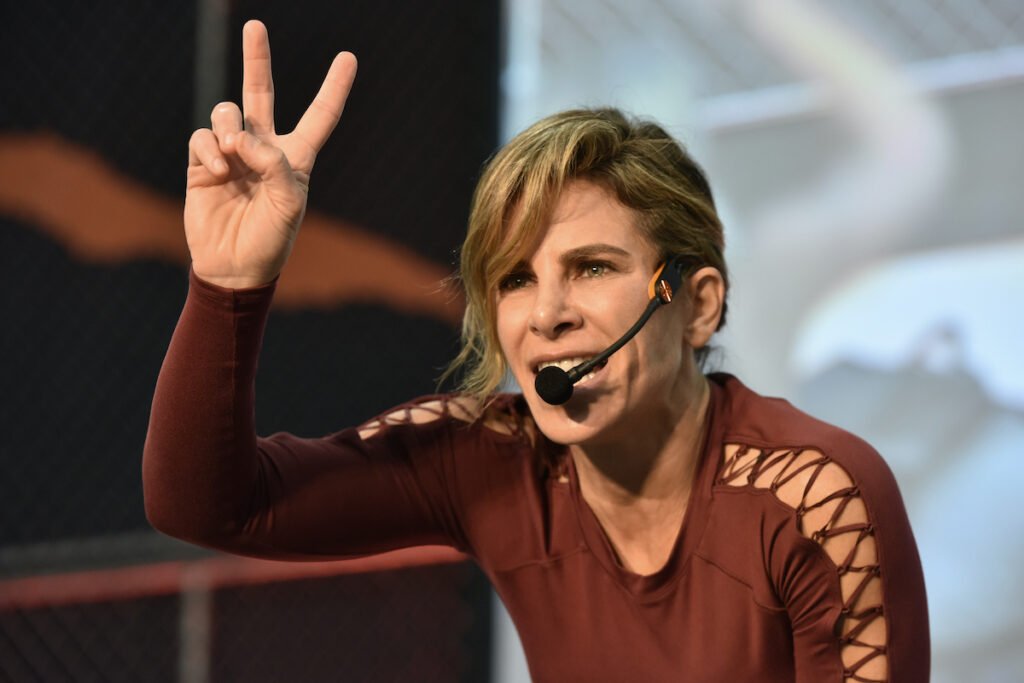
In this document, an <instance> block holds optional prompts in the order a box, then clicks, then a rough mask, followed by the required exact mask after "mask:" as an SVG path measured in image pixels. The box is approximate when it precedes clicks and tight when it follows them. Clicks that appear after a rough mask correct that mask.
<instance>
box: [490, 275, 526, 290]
mask: <svg viewBox="0 0 1024 683" xmlns="http://www.w3.org/2000/svg"><path fill="white" fill-rule="evenodd" d="M528 284H530V276H529V275H528V274H527V273H524V272H523V271H515V272H512V273H509V274H508V275H506V276H505V277H503V278H502V279H501V282H499V283H498V289H499V291H502V292H511V291H514V290H517V289H522V288H523V287H525V286H526V285H528Z"/></svg>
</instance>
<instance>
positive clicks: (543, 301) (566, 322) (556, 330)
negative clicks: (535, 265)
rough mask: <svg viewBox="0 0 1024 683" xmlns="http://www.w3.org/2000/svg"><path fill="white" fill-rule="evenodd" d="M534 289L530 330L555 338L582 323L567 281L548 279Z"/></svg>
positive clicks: (548, 337)
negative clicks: (551, 280)
mask: <svg viewBox="0 0 1024 683" xmlns="http://www.w3.org/2000/svg"><path fill="white" fill-rule="evenodd" d="M534 291H535V292H536V296H535V298H534V300H533V308H532V309H531V311H530V319H529V324H530V331H531V332H533V333H534V334H536V335H540V336H542V337H545V338H547V339H557V338H558V337H560V336H562V335H563V334H565V333H566V332H568V331H569V330H574V329H577V328H579V327H580V326H581V325H582V324H583V317H582V316H581V315H580V312H579V309H578V308H577V307H576V306H575V305H574V303H573V300H572V296H571V291H570V287H569V285H568V283H566V282H564V281H557V282H550V281H549V282H547V283H543V284H538V285H537V286H536V287H535V290H534Z"/></svg>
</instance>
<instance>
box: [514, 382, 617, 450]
mask: <svg viewBox="0 0 1024 683" xmlns="http://www.w3.org/2000/svg"><path fill="white" fill-rule="evenodd" d="M531 393H532V392H531ZM600 398H601V396H600V395H594V394H591V393H590V392H586V391H577V392H576V393H574V394H573V397H572V398H570V399H569V401H568V402H566V403H564V404H562V405H560V406H553V405H550V404H548V403H545V402H544V401H543V400H542V399H541V398H540V397H539V396H537V395H536V394H533V395H531V396H528V397H527V404H528V405H529V406H530V411H531V413H532V414H533V419H534V422H536V424H537V428H538V429H540V431H541V432H542V433H543V434H544V436H545V437H547V438H548V439H549V440H551V441H553V442H555V443H558V444H562V445H565V446H572V445H579V444H584V443H587V442H592V441H594V440H595V439H599V438H600V437H601V436H602V435H603V434H607V432H608V430H609V427H611V424H612V422H613V421H614V420H613V419H611V416H610V415H609V414H608V412H609V411H608V406H606V405H602V404H603V403H604V402H603V401H600Z"/></svg>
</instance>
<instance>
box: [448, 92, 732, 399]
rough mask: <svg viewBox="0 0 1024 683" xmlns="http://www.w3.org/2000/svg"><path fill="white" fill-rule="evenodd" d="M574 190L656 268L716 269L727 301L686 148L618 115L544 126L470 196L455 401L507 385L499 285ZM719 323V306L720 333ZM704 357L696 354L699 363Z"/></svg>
mask: <svg viewBox="0 0 1024 683" xmlns="http://www.w3.org/2000/svg"><path fill="white" fill-rule="evenodd" d="M574 180H587V181H590V182H593V183H596V184H598V185H599V186H601V187H603V188H604V189H606V190H607V191H609V192H611V193H612V194H613V195H614V196H615V197H616V198H617V199H618V201H619V202H620V203H621V204H622V205H623V206H626V207H628V208H630V209H632V210H633V211H634V212H635V214H636V216H637V228H638V229H639V230H640V232H641V234H642V235H643V236H644V237H646V238H647V239H648V241H649V242H650V244H652V245H653V246H654V247H655V248H656V249H657V250H658V252H659V255H660V256H661V257H662V258H668V257H669V256H673V255H681V256H684V257H688V258H689V260H690V262H691V263H693V264H694V269H696V268H698V267H702V266H705V265H707V266H712V267H714V268H717V269H718V271H719V272H720V273H721V274H722V278H723V279H724V280H725V284H726V290H727V291H728V283H729V281H728V273H727V270H726V265H725V259H724V256H723V251H724V235H723V230H722V224H721V222H720V221H719V219H718V214H717V212H716V210H715V203H714V198H713V196H712V194H711V186H710V185H709V184H708V181H707V178H706V177H705V175H704V172H703V170H702V169H701V168H700V166H699V165H698V164H697V163H696V162H695V161H694V160H693V159H692V158H691V157H690V155H689V154H688V153H687V151H686V149H685V147H684V146H683V145H682V144H680V143H679V142H678V141H676V140H675V139H673V138H672V136H671V135H669V134H668V133H667V132H666V131H665V129H664V128H662V127H661V126H660V125H658V124H657V123H654V122H652V121H648V120H642V119H634V118H631V117H628V116H627V115H625V114H624V113H622V112H621V111H619V110H618V109H613V108H599V109H572V110H569V111H564V112H560V113H558V114H554V115H552V116H548V117H546V118H544V119H541V120H540V121H538V122H537V123H535V124H533V125H532V126H530V127H529V128H527V129H526V130H524V131H523V132H521V133H519V134H518V135H516V136H515V137H514V138H513V139H512V140H511V141H509V142H508V144H506V145H505V146H504V147H502V148H501V149H500V150H499V151H498V152H497V153H496V154H495V155H494V156H493V157H492V158H491V159H490V161H489V162H488V163H487V164H486V166H485V167H484V170H483V174H482V175H481V178H480V181H479V183H478V184H477V187H476V191H475V192H474V195H473V202H472V205H471V209H470V215H469V227H468V231H467V234H466V239H465V241H464V242H463V245H462V249H461V252H460V259H459V260H460V267H459V279H460V280H461V281H462V285H463V288H464V291H465V295H466V311H465V314H464V317H463V321H462V348H461V351H460V352H459V354H458V355H457V356H456V358H455V359H454V360H453V361H452V362H451V364H450V365H449V366H448V369H447V370H446V372H445V374H444V376H443V377H442V379H444V378H447V377H449V376H451V375H452V374H453V373H458V374H459V375H460V382H459V384H460V389H461V391H463V392H465V393H467V394H470V395H473V396H476V397H478V398H486V397H487V396H489V395H491V394H492V393H493V392H494V391H495V390H496V389H497V388H498V387H499V385H500V384H501V382H502V380H503V379H504V377H505V374H506V371H507V364H506V361H505V357H504V355H503V354H502V351H501V347H500V344H499V342H498V331H497V312H496V311H497V296H496V293H497V291H498V287H499V284H500V283H501V281H502V280H503V279H504V278H505V277H506V276H507V275H508V274H509V273H510V272H511V271H512V270H513V268H514V267H515V266H516V264H518V263H520V262H521V261H523V260H525V258H526V256H527V254H528V251H529V250H530V249H531V248H532V246H533V245H534V244H535V243H536V240H537V238H538V237H539V235H540V233H541V231H543V230H544V228H545V226H546V224H547V223H548V221H549V220H550V218H551V214H552V212H553V210H554V208H555V205H556V203H557V201H558V198H559V196H560V195H561V193H562V190H563V188H564V187H565V186H566V185H567V184H569V183H570V182H572V181H574ZM513 217H514V218H515V221H514V224H513ZM513 230H514V231H515V234H511V233H512V231H513ZM724 323H725V307H724V304H723V309H722V318H721V320H720V321H719V328H721V326H722V325H723V324H724ZM706 352H707V349H706V348H704V349H698V350H697V351H696V354H697V360H698V362H703V360H704V356H705V354H706Z"/></svg>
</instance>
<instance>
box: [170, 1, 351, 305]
mask: <svg viewBox="0 0 1024 683" xmlns="http://www.w3.org/2000/svg"><path fill="white" fill-rule="evenodd" d="M242 56H243V78H242V109H241V110H239V108H238V105H236V104H235V103H233V102H222V103H220V104H218V105H217V106H215V107H214V108H213V112H212V114H211V115H210V120H211V123H212V129H211V128H201V129H199V130H197V131H195V132H194V133H193V134H192V139H191V140H190V141H189V164H188V183H187V187H186V193H185V238H186V240H187V241H188V248H189V251H190V252H191V254H192V269H193V271H194V272H195V274H196V275H198V276H199V277H200V278H202V279H203V280H206V281H207V282H211V283H213V284H216V285H220V286H222V287H231V288H243V287H253V286H256V285H260V284H263V283H266V282H269V281H270V280H272V279H274V278H275V277H277V274H278V273H280V272H281V269H282V268H283V267H284V264H285V261H287V260H288V255H289V254H290V253H291V249H292V245H293V244H294V242H295V237H296V236H297V235H298V231H299V224H300V223H301V222H302V216H303V214H304V213H305V211H306V197H307V195H308V191H309V176H310V173H311V172H312V170H313V163H314V162H315V161H316V155H317V153H318V152H319V151H320V148H321V147H323V145H324V143H325V142H326V141H327V138H328V137H330V134H331V132H332V131H333V130H334V127H335V125H337V123H338V120H339V119H340V118H341V112H342V110H343V109H344V108H345V100H346V98H347V97H348V93H349V91H350V90H351V89H352V81H353V80H354V79H355V75H356V60H355V57H354V56H353V55H352V54H351V53H349V52H342V53H340V54H338V56H336V57H335V58H334V62H333V63H332V64H331V68H330V70H329V71H328V72H327V77H326V78H325V79H324V82H323V85H322V86H321V87H320V92H319V93H317V96H316V98H315V99H314V100H313V102H312V104H310V105H309V108H308V109H307V110H306V113H305V114H303V115H302V118H301V119H300V120H299V123H298V125H297V126H296V127H295V130H293V131H292V132H291V133H288V134H287V135H278V134H277V132H276V130H275V128H274V83H273V78H272V76H271V70H270V39H269V38H268V36H267V29H266V27H265V26H264V25H263V24H262V23H260V22H259V21H249V22H247V23H246V24H245V27H244V28H243V29H242Z"/></svg>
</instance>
